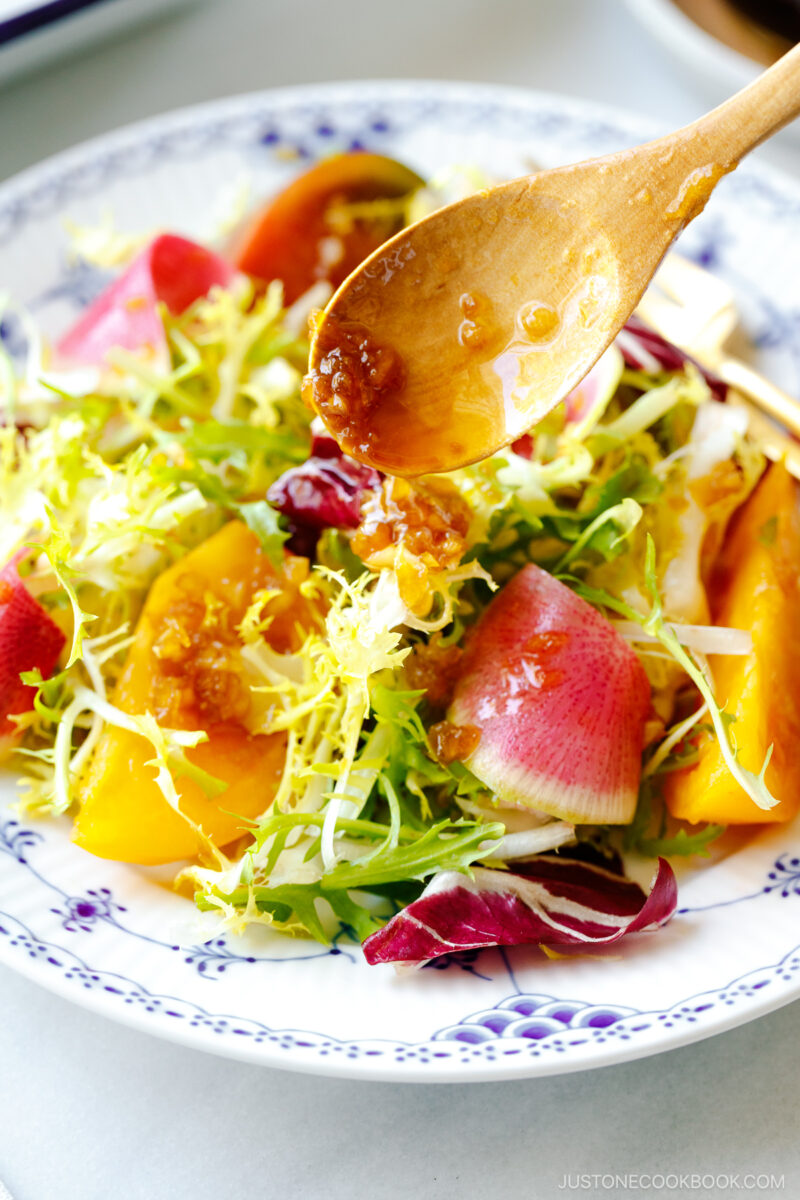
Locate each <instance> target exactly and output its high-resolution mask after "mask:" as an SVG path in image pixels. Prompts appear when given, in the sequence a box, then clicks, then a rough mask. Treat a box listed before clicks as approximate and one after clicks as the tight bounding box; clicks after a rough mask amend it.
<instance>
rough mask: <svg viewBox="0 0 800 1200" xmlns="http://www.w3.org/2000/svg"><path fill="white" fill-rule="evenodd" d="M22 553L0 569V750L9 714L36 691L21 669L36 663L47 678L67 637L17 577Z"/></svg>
mask: <svg viewBox="0 0 800 1200" xmlns="http://www.w3.org/2000/svg"><path fill="white" fill-rule="evenodd" d="M25 555H26V551H24V550H23V551H20V553H19V554H16V555H15V556H14V558H12V559H11V561H10V562H9V563H7V564H6V566H5V567H3V569H2V571H0V750H2V749H7V748H8V747H9V746H10V745H11V744H12V743H13V738H14V734H15V726H14V722H13V721H11V720H9V718H10V717H11V716H12V715H13V714H16V713H23V712H27V711H28V710H29V709H30V708H31V707H32V705H33V697H34V696H35V694H36V688H35V687H31V686H29V685H27V684H24V683H23V682H22V680H21V679H20V677H19V676H20V672H21V671H32V670H33V669H34V668H35V667H38V668H39V670H40V671H41V673H42V676H43V678H45V679H46V678H47V677H48V676H49V675H50V674H52V671H53V668H54V667H55V665H56V662H57V660H58V656H59V654H60V653H61V650H62V648H63V646H64V642H65V640H66V639H65V638H64V634H63V633H62V632H61V630H60V629H59V628H58V626H57V625H56V624H55V623H54V622H53V621H51V619H50V617H49V616H48V615H47V613H46V612H45V610H44V609H43V608H42V606H41V604H40V603H39V602H38V600H34V598H33V596H31V595H30V593H29V592H28V590H27V588H26V587H25V584H24V583H23V582H22V580H21V579H20V577H19V570H18V564H19V561H20V559H21V558H24V557H25Z"/></svg>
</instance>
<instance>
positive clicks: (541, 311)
mask: <svg viewBox="0 0 800 1200" xmlns="http://www.w3.org/2000/svg"><path fill="white" fill-rule="evenodd" d="M519 323H520V325H521V326H522V329H523V331H524V333H525V335H526V337H528V338H530V340H531V342H533V343H534V344H536V343H538V342H549V341H550V340H551V339H552V338H553V337H555V335H556V333H557V332H558V327H559V325H560V324H561V318H560V317H559V315H558V313H557V312H556V311H555V309H553V308H551V307H550V306H549V305H548V304H540V303H539V302H538V301H534V302H533V303H532V304H527V305H526V306H525V308H523V309H522V311H521V312H520V314H519Z"/></svg>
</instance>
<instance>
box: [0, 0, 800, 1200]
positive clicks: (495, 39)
mask: <svg viewBox="0 0 800 1200" xmlns="http://www.w3.org/2000/svg"><path fill="white" fill-rule="evenodd" d="M403 76H405V77H408V76H413V77H426V78H448V79H470V80H487V81H494V82H501V83H513V84H521V85H528V86H531V87H536V88H545V89H550V90H556V91H561V92H566V93H571V94H573V95H579V96H585V97H589V98H592V99H596V100H599V101H604V102H610V103H613V104H617V105H620V106H624V107H628V108H635V109H636V110H637V111H638V112H640V113H642V114H646V115H650V116H652V117H653V118H654V119H655V120H656V121H657V122H658V123H659V125H660V126H661V127H662V128H663V129H665V130H666V129H667V128H668V127H672V126H676V125H678V124H680V123H682V122H685V121H688V120H690V119H692V117H694V116H696V115H698V114H699V113H700V112H701V111H702V109H703V108H704V107H707V101H708V100H709V98H710V93H709V89H708V85H700V84H697V83H694V82H692V80H691V79H689V78H688V77H687V76H686V74H685V73H684V72H682V70H681V67H680V65H678V64H676V63H675V62H673V60H672V59H671V58H670V57H669V55H668V54H667V53H666V52H665V51H663V50H661V49H660V47H658V46H656V45H654V44H653V43H652V42H651V41H650V39H649V37H648V36H647V34H646V33H645V32H644V31H643V30H642V29H641V28H640V27H639V26H638V25H637V24H636V23H635V22H634V21H633V19H632V18H631V17H630V15H629V13H628V10H627V9H626V7H625V6H624V5H623V4H621V2H620V0H402V3H390V2H389V0H335V2H330V0H216V2H212V3H207V4H204V5H200V6H198V7H195V8H190V9H188V10H185V11H183V12H182V13H180V14H179V15H177V16H173V17H171V18H169V19H167V20H164V21H163V22H161V23H160V24H158V25H152V26H149V27H148V28H146V29H142V30H141V31H139V32H137V33H135V34H132V35H130V36H128V37H127V38H126V39H124V40H121V41H118V42H115V43H113V44H109V45H106V46H103V47H101V48H99V49H96V50H94V51H93V52H92V53H91V54H90V55H88V56H87V57H85V58H82V59H72V60H70V61H68V62H64V63H61V64H59V65H57V66H50V67H48V68H46V69H45V71H44V72H43V73H42V74H41V75H33V76H29V77H28V78H26V79H24V80H21V81H19V82H17V83H16V84H14V85H13V86H9V87H7V88H6V89H5V90H0V131H1V133H0V179H2V178H5V177H7V176H8V175H11V174H13V173H14V172H15V171H18V170H20V169H22V168H23V167H25V166H28V165H30V164H32V163H34V162H36V161H38V160H39V159H40V158H42V157H44V156H46V155H48V154H51V153H53V152H55V151H57V150H60V149H62V148H64V147H66V146H68V145H71V144H72V143H75V142H77V141H81V140H83V139H85V138H87V137H91V136H93V135H95V134H98V133H102V132H104V131H105V130H108V129H112V128H114V127H115V126H117V125H120V124H124V123H126V122H129V121H133V120H136V119H137V118H140V117H145V116H149V115H151V114H154V113H157V112H160V111H163V110H165V109H169V108H172V107H175V106H178V105H183V104H188V103H191V102H193V101H199V100H206V99H211V98H213V97H216V96H224V95H228V94H231V93H235V92H240V91H248V90H252V89H255V88H260V87H269V86H271V85H279V84H287V83H297V82H306V81H316V80H328V79H348V78H359V77H361V78H369V77H372V78H375V77H403ZM720 98H721V97H719V96H718V97H717V99H720ZM759 154H762V155H764V156H765V157H766V158H768V159H771V160H772V161H774V162H778V163H779V164H780V165H783V166H784V167H785V168H787V169H788V170H790V171H791V172H792V173H794V174H796V175H798V176H800V142H798V143H796V145H794V146H793V145H792V143H791V141H785V140H784V141H782V142H781V143H780V144H777V145H773V146H770V147H768V148H766V149H764V150H762V151H759ZM798 1046H800V1005H798V1004H794V1005H791V1006H789V1007H788V1008H785V1009H783V1010H781V1011H780V1012H777V1013H774V1014H773V1015H771V1016H768V1017H765V1018H763V1019H762V1020H760V1021H757V1022H755V1023H754V1024H751V1025H749V1026H745V1027H744V1028H741V1029H738V1030H734V1031H732V1032H730V1033H726V1034H723V1035H721V1036H718V1037H716V1038H712V1039H710V1040H709V1041H706V1042H703V1043H700V1044H698V1045H696V1046H692V1047H688V1048H686V1049H682V1050H676V1051H673V1052H671V1053H669V1054H666V1055H662V1056H659V1057H657V1058H650V1059H645V1060H643V1061H641V1062H638V1063H632V1064H629V1065H625V1066H619V1067H608V1068H605V1069H603V1070H599V1071H593V1072H589V1073H586V1074H578V1075H566V1076H562V1077H558V1078H552V1079H541V1080H529V1081H520V1082H515V1083H503V1084H475V1085H471V1086H470V1085H463V1086H462V1085H444V1086H425V1085H408V1084H404V1085H399V1084H398V1085H394V1084H387V1083H374V1084H365V1083H353V1082H347V1081H340V1080H334V1079H315V1078H313V1077H310V1076H303V1075H292V1074H288V1073H283V1072H278V1071H273V1070H267V1069H265V1068H259V1067H253V1066H244V1065H242V1064H240V1063H237V1062H230V1061H226V1060H223V1059H218V1058H214V1057H211V1056H207V1055H204V1054H201V1053H198V1052H195V1051H191V1050H187V1049H184V1048H182V1047H179V1046H173V1045H170V1044H167V1043H165V1042H161V1041H157V1040H155V1039H151V1038H149V1037H147V1036H146V1035H145V1034H142V1033H136V1032H132V1031H130V1030H128V1029H125V1028H123V1027H122V1026H119V1025H116V1024H113V1023H111V1022H110V1021H107V1020H105V1019H103V1018H101V1017H98V1016H95V1015H93V1014H91V1013H88V1012H85V1011H83V1010H81V1009H79V1008H77V1007H74V1006H72V1005H71V1004H69V1003H68V1002H66V1001H64V1000H61V999H58V998H56V997H54V996H51V995H49V994H48V993H47V992H45V991H42V990H41V989H40V988H38V987H37V986H36V985H34V984H32V983H29V982H28V981H27V980H24V979H22V978H19V977H17V976H16V975H15V974H13V973H12V972H11V971H9V970H7V969H6V968H0V1180H2V1182H3V1183H5V1185H6V1187H7V1188H8V1189H9V1191H10V1192H11V1194H12V1195H13V1197H14V1200H117V1198H120V1200H123V1198H124V1200H145V1198H147V1200H161V1198H162V1197H165V1198H166V1197H169V1200H184V1198H185V1200H189V1198H191V1200H199V1198H203V1200H205V1198H212V1197H213V1198H217V1197H219V1198H224V1200H227V1198H228V1197H234V1196H235V1197H242V1198H245V1197H253V1198H258V1200H261V1198H263V1197H273V1196H274V1197H281V1200H294V1198H296V1197H300V1198H305V1197H309V1198H316V1197H324V1198H325V1200H340V1198H341V1200H345V1198H347V1200H360V1198H361V1197H369V1198H370V1200H384V1198H395V1197H401V1196H403V1197H405V1196H413V1197H428V1196H431V1197H441V1198H442V1200H444V1198H449V1197H458V1198H459V1200H469V1198H471V1197H484V1198H488V1200H493V1198H494V1197H504V1198H505V1197H508V1198H511V1197H524V1198H525V1200H529V1198H535V1200H539V1198H550V1197H557V1196H564V1195H569V1194H570V1191H572V1192H577V1194H581V1193H582V1194H584V1195H586V1194H597V1195H608V1196H616V1195H626V1196H631V1195H659V1196H660V1195H664V1196H675V1195H687V1196H688V1195H691V1196H698V1197H700V1196H720V1195H727V1194H730V1195H735V1194H737V1192H736V1189H735V1188H732V1187H726V1186H725V1185H726V1180H725V1177H726V1176H731V1175H733V1176H735V1175H737V1173H738V1175H739V1177H740V1180H739V1183H740V1187H743V1186H744V1184H743V1180H744V1175H745V1174H746V1173H752V1174H755V1175H758V1174H759V1173H767V1174H773V1175H776V1176H777V1177H780V1176H783V1177H784V1181H785V1186H784V1188H783V1189H779V1188H775V1187H770V1188H768V1189H766V1190H763V1189H762V1190H761V1191H758V1192H756V1194H758V1195H762V1196H772V1195H786V1196H788V1197H795V1196H798V1195H800V1139H798V1137H797V1132H798V1119H797V1113H798V1111H799V1110H800V1072H799V1071H798V1070H797V1065H798ZM633 1173H640V1174H656V1175H658V1174H659V1173H661V1174H672V1173H674V1174H678V1175H680V1174H683V1175H690V1176H691V1175H692V1174H693V1173H694V1174H700V1175H703V1174H705V1175H709V1174H710V1175H716V1176H718V1177H721V1178H719V1179H718V1182H717V1184H715V1185H714V1186H713V1187H711V1188H708V1187H706V1186H703V1187H700V1188H699V1189H697V1188H695V1189H691V1188H688V1189H687V1188H678V1189H677V1190H675V1189H673V1190H667V1189H663V1188H661V1189H659V1188H658V1186H657V1185H658V1180H656V1181H655V1182H656V1187H646V1186H645V1187H640V1188H639V1189H638V1190H633V1189H629V1190H627V1191H625V1190H624V1189H623V1187H622V1184H621V1182H619V1183H614V1182H613V1181H612V1182H609V1180H608V1179H606V1180H605V1181H603V1180H602V1179H601V1180H599V1181H598V1183H597V1185H594V1184H592V1181H591V1180H589V1181H588V1182H589V1186H588V1187H587V1186H586V1182H585V1181H584V1182H583V1183H582V1186H581V1187H580V1188H576V1186H575V1185H576V1182H581V1181H576V1176H577V1175H579V1174H583V1175H597V1176H603V1175H606V1176H609V1175H612V1176H613V1175H615V1174H620V1175H622V1174H633ZM567 1175H568V1176H569V1179H568V1180H567V1181H566V1183H567V1185H568V1186H564V1184H565V1179H564V1177H565V1176H567ZM570 1183H571V1185H572V1186H571V1187H570V1186H569V1184H570ZM0 1196H2V1188H1V1187H0Z"/></svg>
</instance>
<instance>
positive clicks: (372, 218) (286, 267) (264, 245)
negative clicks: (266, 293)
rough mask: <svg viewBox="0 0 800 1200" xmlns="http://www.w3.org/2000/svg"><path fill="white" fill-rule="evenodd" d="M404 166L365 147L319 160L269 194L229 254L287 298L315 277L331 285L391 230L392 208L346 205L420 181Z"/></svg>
mask: <svg viewBox="0 0 800 1200" xmlns="http://www.w3.org/2000/svg"><path fill="white" fill-rule="evenodd" d="M423 182H424V181H423V180H422V179H421V178H420V177H419V175H417V174H416V173H415V172H414V171H412V170H411V169H410V168H409V167H405V166H403V164H402V163H399V162H395V161H394V159H391V158H384V156H383V155H381V154H370V153H368V152H367V151H365V150H356V151H351V152H350V153H348V154H336V155H334V156H333V157H332V158H326V159H323V160H322V161H321V162H318V163H317V164H316V165H315V166H313V167H312V168H311V170H309V171H306V172H305V173H304V174H302V175H300V176H298V178H297V179H294V180H293V181H292V182H291V183H290V184H289V186H288V187H287V188H285V189H284V190H283V191H282V192H279V194H278V195H277V196H274V197H273V198H272V199H271V200H270V201H269V202H268V203H267V204H266V205H265V206H264V207H263V208H262V209H260V210H259V211H258V212H257V213H256V214H255V216H254V217H253V218H252V219H251V220H250V221H249V222H248V224H247V225H246V226H245V228H244V229H243V230H242V232H241V233H239V234H238V235H237V236H236V237H235V238H234V242H233V245H232V248H231V257H232V258H233V261H234V262H235V264H236V266H237V267H239V269H240V270H242V271H245V272H247V274H248V275H253V276H255V277H256V278H257V279H265V280H270V279H280V280H282V281H283V287H284V297H285V302H286V303H287V304H291V303H292V302H293V301H294V300H296V299H297V298H298V296H302V294H303V292H305V291H307V290H308V288H310V287H311V285H312V284H313V283H315V282H316V281H317V280H328V281H329V282H330V283H331V284H332V285H333V286H334V287H338V286H339V284H340V283H342V282H343V280H345V279H346V278H347V276H348V275H349V274H350V273H351V272H352V271H354V270H355V268H356V267H357V266H358V265H359V263H361V262H363V261H364V259H365V258H367V256H368V255H370V254H372V252H373V251H374V250H377V249H378V247H379V246H381V245H382V244H383V243H384V242H385V241H386V240H387V239H388V238H390V237H392V235H393V234H395V233H397V231H398V230H399V229H400V227H401V224H402V216H401V214H400V213H398V212H397V211H396V210H395V209H394V208H393V207H387V209H386V210H384V211H381V209H380V206H377V205H376V206H375V208H374V210H373V211H372V212H370V213H368V214H367V213H361V214H359V213H353V214H352V215H350V214H348V213H347V206H348V205H353V204H360V203H363V202H365V201H370V200H392V199H398V198H399V197H401V196H405V195H407V194H408V193H409V192H412V191H414V190H415V189H416V188H419V187H421V186H422V184H423Z"/></svg>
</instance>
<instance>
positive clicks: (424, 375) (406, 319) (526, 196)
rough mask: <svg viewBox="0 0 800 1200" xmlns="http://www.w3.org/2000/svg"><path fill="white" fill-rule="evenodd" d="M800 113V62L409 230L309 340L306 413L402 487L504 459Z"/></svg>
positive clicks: (348, 285)
mask: <svg viewBox="0 0 800 1200" xmlns="http://www.w3.org/2000/svg"><path fill="white" fill-rule="evenodd" d="M798 113H800V46H797V47H795V48H794V49H793V50H791V51H790V52H789V53H788V54H786V55H785V56H784V57H783V58H782V59H780V61H779V62H777V63H776V64H775V65H774V66H773V67H771V68H770V69H769V70H768V71H766V72H765V73H764V74H763V75H761V76H760V77H759V78H758V79H756V80H754V82H753V83H751V84H750V85H749V86H748V87H746V88H745V89H744V90H743V91H741V92H739V93H737V95H735V96H733V97H732V98H731V99H730V100H728V101H726V103H725V104H722V105H721V106H720V107H719V108H716V109H714V111H713V112H711V113H709V114H708V115H707V116H705V117H701V119H700V120H699V121H695V122H694V123H693V124H692V125H688V126H686V128H684V129H679V130H678V131H677V132H676V133H672V134H670V135H669V136H667V137H663V138H659V139H658V140H657V141H654V142H648V143H647V144H646V145H644V146H639V147H636V148H634V149H632V150H623V151H621V152H620V153H617V154H611V155H608V156H607V157H605V158H596V159H591V160H590V161H588V162H583V163H577V164H575V165H573V166H567V167H558V168H557V169H556V170H552V171H543V172H540V173H538V174H536V175H528V176H524V177H523V178H521V179H515V180H512V181H511V182H510V183H505V184H502V185H501V186H500V187H494V188H490V189H487V190H485V191H483V192H479V193H477V194H476V195H473V196H469V197H467V199H465V200H462V201H459V202H458V203H457V204H452V205H450V206H449V207H447V208H444V209H441V210H440V211H438V212H435V213H433V214H432V215H431V216H429V217H427V218H425V220H423V221H420V222H419V223H418V224H416V225H412V226H411V227H409V228H408V229H405V230H403V231H402V232H401V233H399V234H398V235H397V236H396V237H394V238H392V240H391V241H389V242H387V243H386V244H385V245H384V246H383V247H381V249H380V250H378V251H376V252H375V253H374V254H373V255H371V256H370V258H368V259H367V260H366V261H365V262H364V263H363V264H362V265H361V266H360V267H359V268H358V270H357V271H355V272H354V273H353V274H352V275H350V276H349V278H348V279H346V280H345V282H344V283H343V284H342V286H341V287H340V288H339V290H338V291H337V292H336V294H335V295H334V296H333V298H332V300H331V301H330V303H329V304H328V307H327V308H326V310H325V312H324V313H323V314H322V315H321V317H320V319H319V322H318V324H317V327H316V330H315V333H314V336H313V339H312V346H311V362H310V370H309V374H308V377H307V380H306V395H307V396H308V398H309V399H310V400H311V402H312V404H313V406H314V407H315V408H316V409H317V411H318V412H319V413H320V415H321V416H322V417H323V419H324V420H325V422H326V424H327V425H328V427H329V429H330V430H331V432H332V433H333V435H334V436H335V437H336V439H337V440H338V441H339V443H340V445H341V446H342V447H343V448H344V449H345V450H346V451H347V452H348V453H350V454H352V455H353V456H354V457H356V458H358V459H360V460H361V461H362V462H366V463H370V464H372V465H373V466H375V467H379V468H381V469H382V470H385V471H389V472H392V473H394V474H398V475H417V474H423V473H425V472H428V471H446V470H451V469H453V468H455V467H459V466H463V465H464V464H466V463H470V462H475V461H477V460H478V459H481V458H484V457H485V456H486V455H488V454H491V453H493V451H495V450H498V449H499V448H500V447H501V446H505V445H507V444H508V443H509V442H511V441H513V440H514V439H515V438H517V437H519V436H520V434H522V433H523V432H525V430H527V429H529V428H530V427H531V426H533V425H535V424H536V423H537V422H538V421H540V420H541V419H542V417H544V416H545V414H546V413H547V412H549V411H550V409H552V408H553V407H554V406H555V405H556V404H558V402H559V401H560V400H562V399H563V398H564V397H565V396H566V395H567V394H568V393H569V392H570V391H571V390H572V389H573V388H574V387H575V386H576V384H578V383H579V382H580V380H581V379H582V378H583V376H584V375H585V374H586V372H587V371H588V370H589V369H590V368H591V366H592V365H593V363H595V362H596V360H597V359H598V358H599V357H600V355H601V354H602V352H603V351H604V350H605V349H606V347H607V346H608V345H609V344H610V342H611V341H612V340H613V339H614V337H615V336H616V334H617V333H618V331H619V330H620V328H621V327H622V326H623V325H624V323H625V321H626V320H627V319H628V317H629V316H630V314H631V313H632V311H633V309H634V308H635V307H636V304H637V303H638V301H639V299H640V297H641V295H642V293H643V292H644V290H645V288H646V286H647V284H648V282H649V281H650V279H651V277H652V275H653V273H654V272H655V270H656V268H657V266H658V264H659V262H660V261H661V259H662V257H663V256H664V254H665V253H666V251H667V249H668V248H669V246H670V244H671V243H672V242H673V240H674V239H675V238H676V237H677V235H678V234H679V233H680V232H681V230H682V229H683V228H684V227H685V226H686V225H688V223H689V222H690V221H691V220H692V219H693V218H694V217H696V216H697V214H698V213H700V212H701V211H702V209H703V207H704V206H705V203H706V201H707V200H708V197H709V196H710V195H711V192H712V191H713V190H714V188H715V186H716V185H717V183H718V182H719V180H720V179H721V178H722V176H723V175H725V174H727V172H729V171H732V170H733V169H734V167H735V166H736V165H737V163H738V161H739V159H740V158H741V157H742V156H743V155H744V154H746V153H747V152H748V151H749V150H752V149H753V147H755V146H757V145H758V144H759V143H760V142H762V141H764V139H765V138H767V137H769V136H770V135H771V134H773V133H775V132H776V131H777V130H778V129H780V128H781V127H782V126H783V125H786V124H787V123H788V122H789V121H791V120H792V119H793V118H794V117H796V116H797V115H798Z"/></svg>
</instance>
